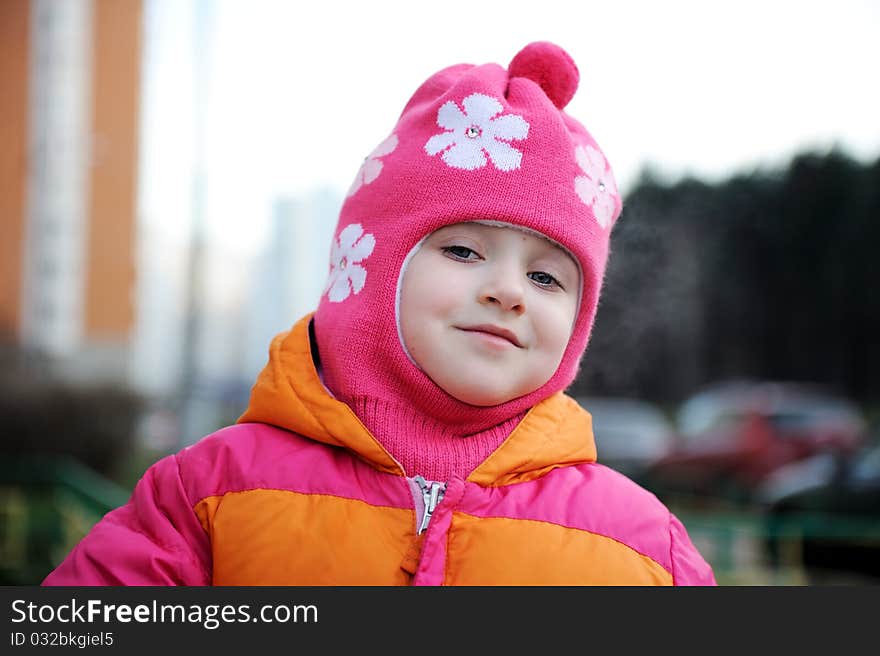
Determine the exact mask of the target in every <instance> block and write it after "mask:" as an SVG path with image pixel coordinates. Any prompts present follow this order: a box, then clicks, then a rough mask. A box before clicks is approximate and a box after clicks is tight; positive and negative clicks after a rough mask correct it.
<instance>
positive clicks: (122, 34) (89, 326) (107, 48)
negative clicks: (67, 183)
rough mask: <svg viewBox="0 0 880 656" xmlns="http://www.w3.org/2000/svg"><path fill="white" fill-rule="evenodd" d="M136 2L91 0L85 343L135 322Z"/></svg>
mask: <svg viewBox="0 0 880 656" xmlns="http://www.w3.org/2000/svg"><path fill="white" fill-rule="evenodd" d="M142 11H143V10H142V1H141V0H95V4H94V32H93V34H94V41H93V47H94V70H93V79H92V84H93V94H94V95H93V98H92V103H93V104H92V107H93V109H92V136H93V152H92V170H91V189H90V209H89V215H90V217H89V230H88V235H87V239H88V246H87V266H86V298H85V314H84V326H83V331H84V336H85V339H86V340H127V339H128V337H129V331H130V329H131V327H132V324H133V319H134V307H133V294H134V283H135V238H136V202H137V184H136V183H137V163H138V117H139V102H140V62H141V19H142Z"/></svg>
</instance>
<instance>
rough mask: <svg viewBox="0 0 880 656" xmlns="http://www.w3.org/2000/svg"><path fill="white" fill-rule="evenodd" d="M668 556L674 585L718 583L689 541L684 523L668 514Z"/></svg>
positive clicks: (710, 569) (707, 564)
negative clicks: (669, 542)
mask: <svg viewBox="0 0 880 656" xmlns="http://www.w3.org/2000/svg"><path fill="white" fill-rule="evenodd" d="M669 533H670V536H669V537H670V540H671V545H670V554H669V555H670V557H671V560H672V580H673V583H674V584H675V585H718V583H717V582H716V581H715V574H714V573H713V572H712V568H711V567H710V566H709V563H707V562H706V560H705V559H704V558H703V557H702V556H701V555H700V552H699V551H697V548H696V547H695V546H694V544H693V542H691V538H690V536H689V535H688V533H687V530H685V527H684V525H683V524H682V523H681V521H680V520H679V519H678V517H676V516H675V515H672V514H670V522H669Z"/></svg>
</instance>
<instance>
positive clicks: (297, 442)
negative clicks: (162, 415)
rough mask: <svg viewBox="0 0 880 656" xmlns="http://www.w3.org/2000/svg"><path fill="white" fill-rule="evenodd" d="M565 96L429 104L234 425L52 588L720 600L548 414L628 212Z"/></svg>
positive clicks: (545, 93)
mask: <svg viewBox="0 0 880 656" xmlns="http://www.w3.org/2000/svg"><path fill="white" fill-rule="evenodd" d="M577 84H578V71H577V68H576V67H575V64H574V62H573V61H572V60H571V58H570V57H569V56H568V54H567V53H565V52H564V51H563V50H562V49H560V48H559V47H558V46H555V45H553V44H550V43H546V42H537V43H532V44H530V45H528V46H527V47H526V48H524V49H523V50H522V51H520V53H519V54H517V55H516V56H515V57H514V58H513V60H512V61H511V63H510V66H509V67H508V69H506V70H505V69H504V68H502V67H501V66H499V65H496V64H487V65H484V66H471V65H465V64H461V65H457V66H452V67H449V68H446V69H444V70H442V71H440V72H438V73H436V74H435V75H433V76H432V77H430V78H429V79H428V80H427V81H426V82H425V83H424V84H422V86H421V87H420V88H419V89H418V90H417V91H416V92H415V94H414V95H413V96H412V98H411V99H410V101H409V103H408V104H407V105H406V107H405V108H404V110H403V112H402V114H401V116H400V118H399V121H398V123H397V125H396V126H395V128H394V130H393V132H392V133H391V135H390V136H388V137H387V138H386V139H385V140H384V141H383V142H382V143H381V144H380V145H379V147H378V148H376V150H374V151H373V152H372V153H371V154H370V156H369V157H367V158H366V160H365V161H364V163H363V166H362V167H361V170H360V171H359V172H358V175H357V177H356V179H355V182H354V184H353V185H352V187H351V189H350V190H349V192H348V197H347V199H346V201H345V203H344V205H343V207H342V210H341V213H340V219H339V224H338V227H337V231H336V233H335V234H336V238H335V240H334V243H333V246H332V249H331V262H330V264H331V270H330V276H329V280H328V284H327V288H326V291H325V293H324V295H323V296H322V298H321V301H320V303H319V305H318V308H317V310H316V312H315V313H314V314H313V315H309V316H306V317H304V318H303V319H301V320H300V321H299V322H298V323H297V324H296V325H294V326H293V328H292V329H291V330H290V331H289V332H287V333H283V334H281V335H279V336H278V337H276V338H275V339H274V340H273V342H272V345H271V348H270V353H269V362H268V364H267V366H266V367H265V369H264V370H263V371H262V373H261V374H260V376H259V378H258V380H257V382H256V384H255V385H254V387H253V390H252V394H251V399H250V404H249V407H248V408H247V411H246V412H245V413H244V414H243V415H242V417H241V418H240V419H239V421H238V422H237V423H236V425H234V426H231V427H227V428H224V429H222V430H220V431H218V432H216V433H214V434H212V435H210V436H207V437H205V438H203V439H202V440H201V441H199V442H198V443H196V444H194V445H193V446H190V447H188V448H186V449H184V450H183V451H181V452H180V453H177V454H176V455H171V456H168V457H167V458H164V459H163V460H160V461H159V462H157V463H156V464H155V465H153V466H152V467H151V468H150V469H149V470H147V472H146V473H145V475H144V477H143V478H142V479H141V480H140V482H139V483H138V484H137V486H136V488H135V490H134V492H133V494H132V497H131V499H130V501H129V502H128V503H127V504H126V505H125V506H123V507H122V508H119V509H117V510H115V511H113V512H111V513H109V514H108V515H107V516H106V517H105V518H104V519H103V520H102V521H100V522H99V523H98V524H97V525H96V526H95V527H94V528H93V529H92V531H91V532H90V533H89V534H88V535H87V536H86V537H85V538H84V539H83V540H82V541H81V542H80V543H79V545H78V546H77V547H76V548H75V549H74V550H73V551H72V553H71V554H69V555H68V557H67V558H66V560H64V562H62V563H61V565H59V566H58V568H57V569H55V571H53V572H52V573H51V574H50V575H49V576H48V577H47V578H46V580H45V581H44V584H48V585H91V584H99V585H115V584H126V585H210V584H214V585H262V584H270V585H528V584H539V585H713V584H715V579H714V576H713V573H712V570H711V568H710V567H709V565H708V564H707V563H706V562H705V561H704V560H703V558H702V557H701V556H700V554H699V553H698V552H697V550H696V549H695V548H694V546H693V545H692V543H691V541H690V539H689V538H688V535H687V533H686V531H685V529H684V527H683V526H682V524H681V523H680V522H679V521H678V519H676V517H675V516H673V515H672V514H670V512H669V510H668V509H667V508H665V507H664V506H663V505H662V504H661V503H660V502H659V501H658V500H657V498H656V497H655V496H653V495H652V494H650V493H649V492H646V491H645V490H643V489H642V488H640V487H639V486H637V485H636V484H635V483H633V482H631V481H630V480H628V479H627V478H625V477H623V476H622V475H620V474H618V473H616V472H614V471H612V470H610V469H608V468H606V467H604V466H602V465H599V464H597V463H596V449H595V446H594V442H593V436H592V431H591V420H590V415H589V414H588V413H587V412H586V411H585V410H583V409H581V408H580V407H579V406H578V405H577V403H575V402H574V401H573V400H572V399H571V398H570V397H568V396H566V395H565V394H564V393H563V390H564V389H565V388H566V387H567V386H568V385H569V384H570V383H571V382H572V380H573V379H574V377H575V375H576V373H577V370H578V363H579V361H580V358H581V355H582V354H583V352H584V350H585V348H586V345H587V341H588V338H589V335H590V330H591V328H592V326H593V319H594V315H595V312H596V306H597V302H598V299H599V290H600V287H601V284H602V278H603V274H604V270H605V264H606V260H607V256H608V247H609V235H610V231H611V228H612V227H613V225H614V222H615V220H616V219H617V217H618V216H619V214H620V211H621V202H620V198H619V197H618V194H617V189H616V186H615V183H614V179H613V177H612V173H611V170H610V169H609V168H608V165H607V164H606V162H605V159H604V156H603V155H602V153H601V151H600V150H599V147H598V146H597V144H596V142H595V141H594V140H593V139H592V137H591V136H590V135H589V133H588V132H587V131H586V130H585V129H584V128H583V126H581V125H580V123H578V122H577V121H575V120H574V119H572V118H571V117H569V116H568V115H567V114H565V113H564V112H563V108H564V107H565V105H566V104H567V103H568V101H569V100H570V99H571V97H572V96H573V95H574V92H575V90H576V87H577Z"/></svg>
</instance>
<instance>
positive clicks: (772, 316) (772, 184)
mask: <svg viewBox="0 0 880 656" xmlns="http://www.w3.org/2000/svg"><path fill="white" fill-rule="evenodd" d="M878 244H880V159H878V160H877V161H875V162H873V163H871V164H867V165H866V164H861V163H859V162H857V161H855V160H853V159H852V158H850V157H849V156H847V155H846V154H845V153H842V152H840V151H838V150H833V151H831V152H830V153H828V154H816V153H805V154H800V155H798V156H796V157H794V158H793V159H792V160H791V161H790V163H789V164H788V165H787V168H784V169H782V170H759V171H755V172H753V173H750V174H748V175H738V176H736V177H733V178H730V179H728V180H726V181H724V182H721V183H718V184H706V183H704V182H700V181H698V180H695V179H684V180H681V181H679V182H676V183H674V184H668V183H663V182H661V181H659V180H658V178H657V177H656V176H655V175H653V174H652V173H651V172H650V171H645V172H643V174H642V175H641V177H640V179H639V181H638V183H637V184H636V185H635V187H634V188H633V190H632V191H631V193H630V194H629V196H628V197H627V198H626V199H625V200H624V209H623V213H622V215H621V217H620V219H619V220H618V223H617V225H616V226H615V229H614V232H613V234H612V239H611V259H610V261H609V266H608V270H607V273H606V279H605V289H604V291H603V294H602V299H601V301H600V307H599V311H598V314H597V318H596V324H595V327H594V332H593V337H592V339H591V343H590V346H589V349H588V350H587V355H586V357H585V360H584V362H583V364H582V371H581V374H580V376H579V377H578V380H577V381H576V382H575V384H574V386H573V389H572V392H573V393H575V394H593V395H598V394H608V395H628V396H638V397H642V398H646V399H649V400H653V401H655V402H658V403H666V404H670V403H677V402H680V401H681V400H682V399H683V398H685V397H686V396H688V395H690V394H691V393H693V392H694V391H695V390H696V389H697V388H698V387H701V386H703V385H705V384H707V383H710V382H714V381H717V380H720V379H725V378H742V377H748V378H762V379H776V380H803V381H810V382H816V383H820V384H825V385H827V386H828V387H830V388H831V389H834V390H836V391H838V392H839V393H842V394H845V395H847V396H850V397H851V398H853V399H855V400H857V401H858V402H861V403H863V404H869V405H871V404H876V403H877V402H878V400H880V293H878V289H877V287H878V282H880V267H878V266H877V264H876V261H877V255H876V249H877V247H878Z"/></svg>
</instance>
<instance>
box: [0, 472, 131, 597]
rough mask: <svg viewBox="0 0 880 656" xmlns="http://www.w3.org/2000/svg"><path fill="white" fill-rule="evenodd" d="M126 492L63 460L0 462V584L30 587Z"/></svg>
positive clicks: (120, 502)
mask: <svg viewBox="0 0 880 656" xmlns="http://www.w3.org/2000/svg"><path fill="white" fill-rule="evenodd" d="M128 497H129V492H128V491H127V490H125V489H123V488H122V487H120V486H119V485H117V484H115V483H113V482H112V481H109V480H108V479H106V478H104V477H103V476H101V475H99V474H97V473H96V472H94V471H92V470H91V469H89V468H88V467H85V466H83V465H81V464H80V463H78V462H77V461H76V460H74V459H72V458H68V457H58V456H52V457H33V456H29V457H18V458H16V457H10V458H4V459H3V461H2V462H0V584H4V585H36V584H39V583H40V582H41V581H42V580H43V578H45V576H46V575H47V574H48V573H49V572H50V571H51V570H52V569H53V568H54V567H55V566H56V565H57V564H58V563H59V562H60V561H61V560H62V559H63V558H64V556H65V555H66V554H67V553H68V552H69V551H70V550H71V549H72V548H73V547H74V546H75V545H76V543H77V542H79V540H80V539H81V538H82V537H83V536H84V535H85V534H86V533H87V532H88V531H89V529H90V528H91V527H92V526H93V525H94V524H95V523H96V522H97V521H98V520H99V519H101V517H103V516H104V515H105V514H106V513H107V512H109V511H110V510H112V509H113V508H116V507H118V506H121V505H122V504H124V503H125V502H126V501H127V500H128Z"/></svg>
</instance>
